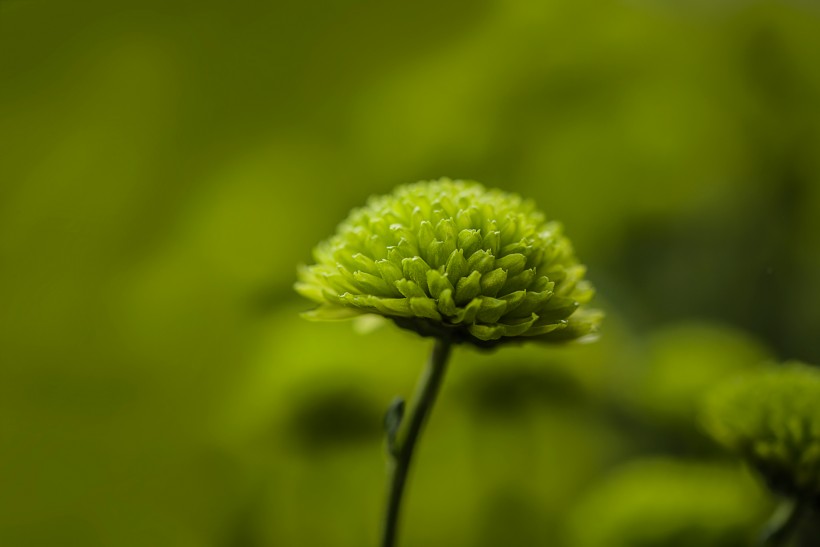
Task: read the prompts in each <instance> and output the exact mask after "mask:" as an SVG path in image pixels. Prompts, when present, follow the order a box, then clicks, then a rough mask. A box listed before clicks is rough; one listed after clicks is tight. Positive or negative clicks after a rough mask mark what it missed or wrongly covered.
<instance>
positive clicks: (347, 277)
mask: <svg viewBox="0 0 820 547" xmlns="http://www.w3.org/2000/svg"><path fill="white" fill-rule="evenodd" d="M314 258H315V260H316V264H314V265H311V266H307V267H303V268H301V269H300V271H299V281H298V283H297V284H296V290H297V291H298V292H299V293H300V294H302V295H303V296H305V297H307V298H309V299H311V300H313V301H315V302H317V303H319V304H320V306H319V308H318V309H316V310H314V311H312V312H309V313H308V314H307V315H308V316H309V317H312V318H315V319H335V318H343V317H349V316H353V315H357V314H363V313H374V314H379V315H383V316H386V317H388V318H390V319H393V320H394V321H395V322H396V323H397V324H398V325H399V326H402V327H405V328H410V329H412V330H415V331H417V332H419V333H420V334H423V335H428V336H438V337H447V338H450V339H452V340H454V341H462V342H471V343H474V344H476V345H479V346H492V345H495V344H497V343H499V342H501V341H506V340H511V339H513V338H516V337H534V338H537V339H541V340H568V339H574V338H578V337H581V336H584V335H587V334H590V333H593V332H594V331H595V330H596V328H597V325H598V322H599V320H600V317H601V315H600V313H598V312H596V311H590V310H586V309H584V308H583V307H581V306H582V304H585V303H587V302H588V301H589V300H590V299H591V298H592V295H593V289H592V287H591V285H590V284H589V283H588V282H587V281H585V280H584V273H585V271H586V269H585V267H584V266H583V265H582V264H580V263H579V262H578V260H577V259H576V258H575V254H574V253H573V250H572V246H571V244H570V242H569V240H568V239H567V238H566V237H564V236H563V234H562V229H561V226H560V225H559V224H557V223H555V222H547V221H546V219H545V217H544V215H543V214H542V213H540V212H539V211H538V210H536V208H535V206H534V204H533V203H532V202H530V201H527V200H523V199H522V198H521V197H519V196H517V195H515V194H509V193H506V192H502V191H500V190H488V189H486V188H485V187H484V186H482V185H480V184H478V183H475V182H466V181H451V180H449V179H441V180H437V181H430V182H418V183H415V184H408V185H405V186H400V187H398V188H396V190H395V191H394V192H393V193H391V194H389V195H384V196H375V197H372V198H370V200H369V201H368V203H367V205H366V206H364V207H362V208H359V209H355V210H353V211H352V212H351V213H350V216H348V218H347V219H346V220H345V221H344V222H342V223H341V224H340V225H339V227H338V229H337V231H336V234H335V235H334V236H332V237H331V238H330V239H328V240H326V241H324V242H322V243H320V244H319V245H318V246H317V247H316V249H315V250H314Z"/></svg>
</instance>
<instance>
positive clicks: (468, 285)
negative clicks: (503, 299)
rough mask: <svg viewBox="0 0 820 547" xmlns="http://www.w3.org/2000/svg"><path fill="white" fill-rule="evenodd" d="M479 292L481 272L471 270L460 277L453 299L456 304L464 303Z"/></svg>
mask: <svg viewBox="0 0 820 547" xmlns="http://www.w3.org/2000/svg"><path fill="white" fill-rule="evenodd" d="M480 294H481V273H479V272H472V273H471V274H470V275H468V276H467V277H462V278H461V279H459V280H458V283H457V284H456V294H455V299H456V303H457V304H464V303H465V302H468V301H470V300H472V299H473V298H475V297H476V296H478V295H480Z"/></svg>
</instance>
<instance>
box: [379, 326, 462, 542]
mask: <svg viewBox="0 0 820 547" xmlns="http://www.w3.org/2000/svg"><path fill="white" fill-rule="evenodd" d="M450 349H451V343H450V341H449V340H446V339H442V338H437V339H436V343H435V345H434V346H433V352H432V354H431V355H430V359H429V361H428V362H427V368H426V369H425V371H424V374H423V375H422V377H421V378H420V379H419V383H418V387H417V388H416V395H415V400H414V402H413V405H412V409H411V411H410V416H409V418H408V419H407V427H406V429H405V433H404V435H403V437H402V438H401V439H400V440H399V441H398V442H397V443H396V446H395V448H394V450H392V451H391V456H392V458H391V462H390V468H389V475H390V476H389V479H390V486H389V491H388V496H387V510H386V513H385V517H384V528H383V530H382V542H381V547H394V546H395V545H396V532H397V529H398V520H399V511H400V508H401V500H402V494H403V493H404V486H405V483H406V482H407V472H408V470H409V469H410V461H411V459H412V458H413V449H414V448H415V446H416V441H417V440H418V437H419V434H420V433H421V429H422V427H423V426H424V422H425V420H426V418H427V416H428V415H429V414H430V411H431V410H432V409H433V404H434V403H435V401H436V395H437V394H438V391H439V387H440V386H441V382H442V380H443V379H444V372H445V370H446V369H447V359H448V357H449V356H450Z"/></svg>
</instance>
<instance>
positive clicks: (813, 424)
mask: <svg viewBox="0 0 820 547" xmlns="http://www.w3.org/2000/svg"><path fill="white" fill-rule="evenodd" d="M704 424H705V425H706V427H707V429H708V431H709V432H710V433H711V434H712V436H713V437H714V438H715V439H716V440H717V441H718V442H720V443H721V444H723V445H725V446H726V447H727V448H729V449H731V450H733V451H735V452H737V453H738V454H739V455H741V456H742V457H743V458H744V459H746V460H747V461H748V462H749V463H751V464H752V465H753V466H754V467H755V468H756V469H757V470H758V471H760V473H761V474H762V475H763V476H764V477H765V478H766V480H767V482H768V484H769V486H770V487H771V488H772V489H773V490H774V491H776V492H778V493H781V494H785V495H788V496H793V497H798V498H804V497H815V498H816V499H818V500H820V370H817V369H816V368H814V367H810V366H807V365H804V364H801V363H788V364H786V365H783V366H781V367H777V368H775V369H771V370H766V371H764V372H759V373H757V374H754V375H751V376H748V377H746V378H743V379H741V380H738V381H735V382H732V383H729V384H725V385H722V386H720V387H719V388H718V389H716V390H715V391H714V392H713V393H712V394H711V395H710V397H709V398H708V399H707V404H706V412H705V414H704Z"/></svg>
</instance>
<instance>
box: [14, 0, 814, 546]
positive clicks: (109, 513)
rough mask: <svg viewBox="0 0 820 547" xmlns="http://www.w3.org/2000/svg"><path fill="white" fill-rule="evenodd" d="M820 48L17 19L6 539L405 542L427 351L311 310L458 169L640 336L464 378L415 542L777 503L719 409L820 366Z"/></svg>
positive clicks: (152, 9) (717, 29) (214, 16)
mask: <svg viewBox="0 0 820 547" xmlns="http://www.w3.org/2000/svg"><path fill="white" fill-rule="evenodd" d="M818 50H820V11H818V9H817V7H816V6H815V5H814V4H813V3H811V2H806V1H802V0H781V1H774V0H771V1H769V0H759V1H752V0H725V1H719V2H715V1H711V2H706V1H703V0H693V1H690V2H685V3H684V2H669V1H659V2H647V1H643V0H611V1H604V2H594V3H593V2H584V1H580V2H560V1H548V2H537V1H534V0H513V1H504V2H501V1H497V0H478V1H472V2H466V1H463V0H455V1H453V2H446V3H441V2H432V1H429V0H421V1H419V2H413V3H404V4H400V5H399V4H390V3H378V2H363V3H350V2H337V1H333V0H331V1H329V2H325V3H322V4H321V5H319V4H315V3H310V2H302V3H284V2H273V3H270V2H269V3H263V2H255V1H252V0H248V1H240V2H237V3H233V4H231V5H230V6H228V5H225V4H223V3H217V2H212V1H209V0H205V1H202V2H199V3H197V4H196V5H190V4H183V3H174V2H157V1H155V0H142V1H141V2H130V1H125V2H117V3H105V2H100V1H97V0H92V1H89V2H83V3H59V2H50V1H48V0H0V82H2V85H0V151H2V152H1V153H0V157H1V158H2V160H0V302H2V305H0V438H2V450H0V484H2V488H1V489H0V509H2V510H0V544H2V545H9V546H24V547H28V546H49V547H51V546H53V545H61V546H66V547H71V546H74V545H76V546H82V547H95V546H110V545H116V546H117V547H130V546H134V547H144V546H145V545H156V546H158V547H165V546H175V547H176V546H203V545H205V546H219V547H225V546H243V547H257V546H259V547H261V546H266V545H299V546H312V545H316V546H323V547H337V546H338V547H344V546H351V547H361V546H362V545H372V544H375V542H376V537H377V530H378V521H379V518H380V508H381V502H382V495H383V488H384V467H383V466H384V458H383V452H382V446H381V431H380V422H381V414H382V412H383V409H384V408H386V406H387V405H388V403H389V401H390V400H391V399H392V398H393V397H394V396H395V395H404V396H407V395H408V394H409V392H410V390H411V389H412V385H413V382H414V378H415V377H416V375H417V372H418V368H419V366H420V364H421V363H422V362H423V361H424V357H425V355H426V353H427V350H428V348H427V343H426V342H424V341H423V340H422V339H420V338H418V337H414V336H413V335H411V334H410V333H405V332H402V331H399V330H398V329H395V328H394V327H392V326H390V327H385V328H384V329H383V330H382V331H380V332H378V333H377V334H374V335H357V334H354V333H353V331H352V329H351V325H350V324H310V323H306V322H303V321H301V320H299V319H298V313H299V312H301V311H304V310H305V309H307V308H308V307H309V306H306V305H305V304H304V303H303V302H302V301H300V299H299V297H298V296H296V295H294V294H293V292H292V289H291V287H292V284H293V282H294V281H295V279H294V265H295V264H297V263H307V262H308V261H309V260H310V254H309V251H310V249H311V247H312V246H313V245H314V244H315V243H316V242H317V241H320V240H321V239H322V238H324V237H326V235H327V234H329V233H332V231H333V229H334V227H335V225H336V224H337V222H338V220H339V219H341V218H344V217H345V215H346V214H347V212H348V211H349V210H350V208H351V207H353V206H356V205H359V204H360V203H361V202H362V200H363V199H364V197H365V196H367V195H369V194H382V193H385V192H387V191H389V190H390V189H391V188H393V187H394V186H396V185H397V184H400V183H404V182H407V181H412V180H422V179H431V178H437V177H439V176H443V175H448V176H451V177H454V178H455V177H459V178H471V179H475V180H480V181H482V182H483V183H485V184H486V185H487V186H491V187H500V188H503V189H505V190H508V191H514V192H518V193H520V194H521V195H526V196H528V197H531V198H533V199H534V200H535V202H536V203H538V206H539V208H541V209H542V210H543V211H544V212H545V213H546V215H547V216H548V217H549V218H557V219H561V221H562V222H563V223H564V225H565V227H566V230H567V233H569V234H571V235H572V241H573V244H574V246H575V248H576V250H577V252H578V255H579V256H581V257H583V259H584V261H585V263H586V264H587V265H588V266H589V272H590V275H589V277H590V280H591V281H592V283H593V284H594V285H595V286H596V287H597V289H598V296H597V297H596V306H601V307H603V308H605V311H606V312H607V323H606V332H605V336H603V337H602V338H601V340H600V341H599V342H598V343H597V344H595V345H589V346H582V347H575V348H555V349H545V348H543V347H521V348H511V349H509V350H507V351H505V352H503V353H498V354H488V355H484V354H478V353H476V352H470V351H466V350H464V351H461V350H459V351H457V352H456V353H455V355H454V363H453V366H452V368H451V375H450V376H449V377H448V379H447V382H446V383H445V386H444V391H445V392H449V393H444V394H443V396H442V398H441V404H442V406H449V408H448V409H440V410H439V411H437V413H436V415H435V416H434V418H433V420H432V421H431V422H430V424H429V428H428V429H427V431H426V437H425V442H424V443H423V445H422V446H420V448H419V453H418V455H417V461H416V464H417V465H418V468H419V469H424V470H425V472H424V473H419V474H416V475H414V476H413V479H412V483H411V486H410V490H409V491H408V498H407V505H406V507H405V508H406V513H405V515H404V518H406V519H407V520H408V521H412V522H414V523H415V525H414V526H413V527H412V529H411V528H408V529H407V530H406V535H405V536H404V537H403V541H404V545H405V546H406V547H413V546H421V545H424V546H432V547H435V546H437V545H441V546H448V547H453V546H470V547H472V546H478V547H483V546H488V547H489V546H493V547H496V546H498V545H505V546H511V547H516V546H519V545H520V546H524V545H526V546H528V547H531V546H533V545H550V546H552V547H561V546H566V547H571V546H573V545H579V546H588V545H593V544H596V542H597V544H600V542H601V541H604V540H603V539H600V538H602V537H604V536H607V537H609V536H610V535H611V534H615V533H616V531H617V530H624V529H625V528H624V524H623V523H616V522H613V521H614V520H618V519H624V520H623V522H633V521H632V520H630V519H634V518H636V517H635V514H638V515H640V514H642V513H644V512H647V511H649V509H642V507H646V506H647V505H651V503H649V502H646V501H645V500H647V499H648V500H652V499H653V498H652V496H651V495H649V494H646V492H647V491H649V492H650V494H651V488H652V486H651V484H652V483H653V482H654V481H658V480H659V479H658V475H659V474H660V475H663V476H668V475H670V474H672V473H673V471H670V470H675V469H678V467H675V466H677V465H682V466H690V465H692V466H695V467H696V469H695V471H693V474H696V475H697V476H699V477H704V476H705V477H707V478H706V479H703V478H701V479H700V480H701V481H708V479H709V477H711V476H712V475H710V473H712V472H713V471H711V470H713V469H716V468H713V467H712V466H717V468H719V470H718V471H714V472H715V473H720V474H721V475H720V476H721V479H719V482H717V479H716V483H715V485H714V487H715V489H719V490H720V491H721V492H723V494H720V496H725V498H724V497H721V498H720V499H730V500H731V499H736V496H738V492H744V491H745V490H743V489H744V488H754V487H757V486H758V485H755V483H753V482H752V483H751V485H750V483H748V481H747V479H746V478H744V476H743V475H742V473H739V474H738V473H734V472H732V470H731V469H729V470H727V471H725V472H724V469H725V467H726V466H729V467H731V466H732V465H737V464H735V463H733V461H732V460H728V459H726V458H727V456H725V455H723V453H722V452H721V451H720V450H719V449H718V447H716V446H714V445H713V444H712V443H711V442H710V441H709V440H708V439H707V438H706V437H705V435H704V434H703V433H702V432H701V430H700V429H699V427H698V426H697V420H696V413H695V409H696V408H697V399H698V398H699V397H700V395H701V393H702V392H703V391H704V388H705V387H706V386H707V385H710V384H712V383H713V382H717V381H719V380H723V379H725V378H729V377H731V376H733V375H735V374H738V373H741V372H743V371H745V370H746V369H747V368H754V367H755V366H756V363H757V362H759V361H760V360H763V359H769V358H774V359H778V360H785V359H800V360H802V361H805V362H810V363H812V362H813V363H818V362H820V346H818V344H817V332H820V306H817V305H816V303H817V302H818V301H820V284H818V283H817V282H816V280H817V279H820V235H819V234H820V156H818V154H817V153H816V150H817V149H818V146H820V108H818V104H819V103H818V100H820V64H818V63H817V59H816V57H817V55H816V52H817V51H818ZM284 232H287V233H288V237H287V238H281V237H279V234H281V233H284ZM319 341H321V342H319ZM399 348H401V349H399ZM363 349H364V350H366V351H363ZM385 363H389V365H388V366H385V365H384V364H385ZM646 458H660V459H662V460H663V461H669V460H674V461H673V462H672V463H670V464H668V465H667V464H664V465H662V466H655V467H652V466H650V468H649V471H646V470H643V469H642V468H640V467H637V468H635V469H637V470H636V471H632V472H630V473H629V478H628V480H627V479H623V480H621V479H618V477H619V476H620V474H621V473H624V472H625V471H623V469H624V467H623V466H624V465H628V464H629V462H627V460H630V461H632V460H634V461H644V460H645V459H646ZM678 460H679V461H678ZM636 465H637V464H636ZM701 466H703V467H701ZM627 469H628V468H627ZM687 469H689V467H687ZM476 477H481V481H476V480H475V478H476ZM693 480H694V479H693ZM611 484H615V485H616V486H611V487H610V486H608V485H611ZM663 484H667V485H668V489H669V492H668V496H669V497H670V498H671V499H674V500H677V502H676V503H680V507H682V509H681V511H684V509H685V510H686V511H690V510H691V511H692V512H690V513H689V514H691V515H693V516H692V520H691V522H695V521H696V520H697V519H698V518H703V519H706V520H701V521H699V522H707V523H708V524H709V526H710V527H711V528H710V529H713V530H729V531H731V530H738V529H739V528H740V527H743V526H747V525H748V526H752V525H753V521H754V520H755V519H756V516H757V515H758V510H759V506H758V505H757V503H758V502H757V501H754V502H753V501H749V502H748V503H747V504H746V505H744V506H743V507H732V508H728V507H727V508H726V509H725V511H717V510H715V514H714V515H713V516H709V517H704V516H703V515H701V516H698V515H697V514H695V513H694V512H695V511H696V509H697V504H694V503H693V502H692V500H691V496H692V494H691V492H692V489H691V488H688V487H687V486H686V485H684V484H680V483H679V482H678V481H675V480H674V479H673V478H671V477H670V478H669V480H668V481H666V482H664V483H663ZM698 484H700V483H698ZM607 488H612V489H613V491H614V490H617V489H619V488H623V489H627V490H630V491H632V493H631V494H629V495H628V497H627V498H625V499H629V500H637V501H633V502H630V503H629V504H628V506H626V504H625V507H624V509H623V511H618V512H613V513H611V514H608V515H607V516H606V521H600V523H598V522H599V521H590V524H589V526H590V527H591V528H592V527H600V528H599V530H598V531H597V532H595V531H593V530H590V531H589V532H588V533H584V534H579V533H578V532H577V530H576V525H575V524H572V523H575V522H577V520H576V519H582V520H584V519H588V517H584V516H583V515H589V512H587V511H588V510H589V509H587V508H589V507H592V508H593V509H592V510H593V511H594V510H595V509H594V508H595V507H596V503H597V502H595V501H594V500H595V499H596V498H595V496H596V495H600V496H602V499H605V498H606V496H608V495H613V494H608V493H607V492H606V491H605V490H606V489H607ZM602 490H604V492H603V493H602V494H595V492H596V491H599V492H600V491H602ZM615 495H617V494H615ZM652 495H655V494H652ZM590 500H592V501H590ZM687 500H688V501H687ZM766 502H767V499H766V498H763V499H762V500H761V501H760V504H763V505H765V504H766ZM667 507H676V506H674V505H672V502H671V501H670V505H669V506H667ZM693 507H694V509H693ZM662 509H663V507H660V508H659V509H658V513H660V512H661V510H662ZM763 509H764V510H763V513H765V512H766V510H768V509H769V508H763ZM676 511H677V510H676ZM578 514H580V515H582V516H576V515H578ZM645 517H646V518H645V519H642V521H645V522H647V523H649V522H659V520H660V521H663V522H669V521H666V520H663V519H665V518H666V517H664V516H663V515H660V516H658V515H657V514H655V515H654V516H653V515H649V514H648V513H647V514H646V515H645ZM650 517H651V518H650ZM653 519H654V520H653ZM714 519H718V520H720V519H722V520H720V522H718V521H717V520H714ZM596 523H598V524H596ZM652 526H655V525H652ZM657 526H658V527H659V529H661V528H663V529H667V530H669V529H674V527H673V526H672V527H670V526H671V525H669V526H668V525H667V524H658V525H657ZM606 530H611V531H612V532H611V534H610V532H605V531H606ZM732 533H734V532H732ZM612 537H614V536H612ZM647 537H649V538H650V540H651V541H665V540H661V539H657V538H661V537H664V536H662V535H655V536H647ZM738 537H739V536H738ZM596 538H598V539H596ZM652 538H655V539H652ZM650 540H647V541H650ZM658 544H659V545H666V543H658ZM602 547H609V544H608V543H606V544H603V545H602Z"/></svg>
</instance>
